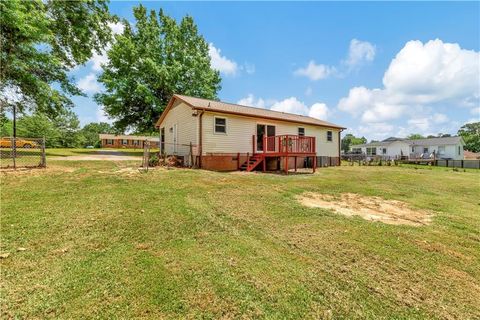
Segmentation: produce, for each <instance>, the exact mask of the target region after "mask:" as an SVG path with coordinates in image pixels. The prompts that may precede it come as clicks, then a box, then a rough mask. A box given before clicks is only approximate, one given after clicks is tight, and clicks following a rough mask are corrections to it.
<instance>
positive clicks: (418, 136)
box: [407, 133, 425, 140]
mask: <svg viewBox="0 0 480 320" xmlns="http://www.w3.org/2000/svg"><path fill="white" fill-rule="evenodd" d="M407 139H408V140H419V139H425V137H424V136H422V135H421V134H420V133H412V134H410V135H408V136H407Z"/></svg>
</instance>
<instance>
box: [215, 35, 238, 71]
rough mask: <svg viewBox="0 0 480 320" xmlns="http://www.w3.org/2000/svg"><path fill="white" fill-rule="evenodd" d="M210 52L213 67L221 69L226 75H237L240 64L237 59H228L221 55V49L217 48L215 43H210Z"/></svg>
mask: <svg viewBox="0 0 480 320" xmlns="http://www.w3.org/2000/svg"><path fill="white" fill-rule="evenodd" d="M208 54H209V55H210V59H211V65H212V68H213V69H216V70H218V71H220V72H221V73H223V74H225V75H232V76H234V75H236V73H237V71H238V65H237V63H236V62H235V61H233V60H229V59H227V58H226V57H225V56H222V55H221V50H220V49H217V48H215V46H214V45H213V43H210V44H209V45H208Z"/></svg>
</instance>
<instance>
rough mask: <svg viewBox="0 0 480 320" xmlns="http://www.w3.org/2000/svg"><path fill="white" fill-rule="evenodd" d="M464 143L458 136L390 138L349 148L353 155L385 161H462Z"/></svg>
mask: <svg viewBox="0 0 480 320" xmlns="http://www.w3.org/2000/svg"><path fill="white" fill-rule="evenodd" d="M464 145H465V142H464V141H463V138H462V137H460V136H454V137H439V138H426V139H416V140H408V139H402V138H395V137H391V138H388V139H385V140H383V141H379V142H371V143H366V144H359V145H353V146H350V150H351V151H352V152H353V153H363V154H366V155H367V156H382V157H384V158H386V159H400V158H408V159H421V158H422V159H428V158H434V157H435V158H436V159H452V160H463V159H464V151H463V147H464Z"/></svg>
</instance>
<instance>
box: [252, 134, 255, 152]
mask: <svg viewBox="0 0 480 320" xmlns="http://www.w3.org/2000/svg"><path fill="white" fill-rule="evenodd" d="M252 154H255V135H253V136H252Z"/></svg>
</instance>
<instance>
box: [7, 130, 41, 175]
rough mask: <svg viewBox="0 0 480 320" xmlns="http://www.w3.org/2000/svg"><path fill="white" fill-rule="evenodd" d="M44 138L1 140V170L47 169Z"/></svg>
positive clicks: (8, 138)
mask: <svg viewBox="0 0 480 320" xmlns="http://www.w3.org/2000/svg"><path fill="white" fill-rule="evenodd" d="M46 165H47V163H46V157H45V139H44V138H11V137H2V138H0V168H13V169H16V168H44V167H46Z"/></svg>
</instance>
